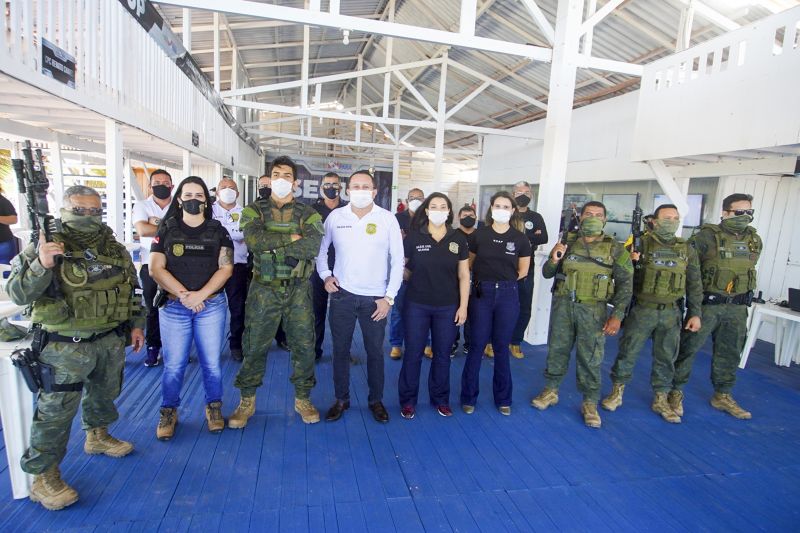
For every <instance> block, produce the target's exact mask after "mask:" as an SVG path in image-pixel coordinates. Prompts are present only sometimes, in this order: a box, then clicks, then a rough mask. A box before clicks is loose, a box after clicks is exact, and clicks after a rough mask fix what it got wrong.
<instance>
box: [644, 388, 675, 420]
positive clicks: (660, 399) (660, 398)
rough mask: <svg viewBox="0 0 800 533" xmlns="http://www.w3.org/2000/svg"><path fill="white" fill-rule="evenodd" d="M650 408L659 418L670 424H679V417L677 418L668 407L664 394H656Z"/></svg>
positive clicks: (665, 394)
mask: <svg viewBox="0 0 800 533" xmlns="http://www.w3.org/2000/svg"><path fill="white" fill-rule="evenodd" d="M650 408H651V409H652V410H653V411H654V412H656V413H658V414H660V415H661V418H663V419H664V420H666V421H667V422H670V423H671V424H680V423H681V417H679V416H678V415H677V414H676V413H675V411H673V409H672V407H670V406H669V401H668V400H667V393H666V392H657V393H655V395H654V396H653V405H651V406H650Z"/></svg>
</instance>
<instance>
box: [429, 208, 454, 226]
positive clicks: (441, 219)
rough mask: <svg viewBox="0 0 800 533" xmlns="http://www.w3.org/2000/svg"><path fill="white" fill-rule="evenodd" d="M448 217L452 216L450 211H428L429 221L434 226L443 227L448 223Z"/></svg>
mask: <svg viewBox="0 0 800 533" xmlns="http://www.w3.org/2000/svg"><path fill="white" fill-rule="evenodd" d="M448 216H450V211H428V220H429V221H430V223H431V224H433V225H434V226H441V225H442V224H444V223H445V222H447V217H448Z"/></svg>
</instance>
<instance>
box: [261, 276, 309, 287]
mask: <svg viewBox="0 0 800 533" xmlns="http://www.w3.org/2000/svg"><path fill="white" fill-rule="evenodd" d="M301 281H306V280H305V279H304V278H288V279H273V280H272V281H258V283H260V284H261V285H266V286H267V287H291V286H292V285H297V284H298V283H300V282H301Z"/></svg>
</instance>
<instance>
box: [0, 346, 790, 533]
mask: <svg viewBox="0 0 800 533" xmlns="http://www.w3.org/2000/svg"><path fill="white" fill-rule="evenodd" d="M329 347H330V345H329V343H328V345H327V346H326V348H328V349H329ZM648 349H649V347H648ZM771 349H772V346H771V345H769V344H765V343H762V342H759V343H758V344H757V345H756V348H755V350H754V353H753V354H752V355H751V358H750V363H749V368H748V369H747V370H745V371H742V372H740V374H739V383H738V385H737V387H736V391H735V392H736V397H737V398H738V399H739V400H740V402H741V403H742V405H744V406H745V407H746V408H748V409H750V410H751V411H752V412H753V417H754V418H753V420H751V421H749V422H748V421H739V420H735V419H733V418H732V417H730V416H727V415H724V414H721V413H719V412H717V411H715V410H713V409H712V408H711V407H710V406H709V405H708V399H709V397H710V395H711V388H710V384H709V380H708V376H709V355H708V351H707V350H708V346H706V349H705V350H704V351H703V352H702V353H701V354H700V355H699V356H698V359H697V366H696V369H695V374H694V376H693V378H692V381H691V383H690V384H689V386H688V387H687V391H686V392H687V399H686V410H687V414H686V416H685V417H684V422H683V423H682V424H680V425H670V424H667V423H665V422H662V421H661V419H660V418H659V417H657V416H656V415H654V414H653V413H652V412H651V411H650V408H649V405H650V399H651V396H650V394H651V393H650V388H649V367H650V362H649V357H646V356H643V357H642V358H641V360H640V363H639V365H638V366H637V369H636V375H635V380H634V383H633V384H632V385H631V386H630V387H629V388H628V389H627V390H626V394H625V405H624V406H623V407H622V408H621V409H620V410H619V411H617V412H616V413H605V412H601V415H602V416H603V428H602V429H601V430H592V429H588V428H586V427H584V426H583V424H582V421H581V418H580V413H579V409H580V396H579V395H578V393H577V392H576V388H575V383H574V367H573V369H571V370H570V374H569V377H568V379H567V380H566V381H565V383H564V385H563V387H562V390H561V401H560V403H559V404H558V405H557V406H555V407H554V408H551V409H550V410H548V411H545V412H539V411H537V410H536V409H533V408H531V407H530V405H529V401H530V398H531V396H532V394H534V393H536V392H538V390H539V389H540V387H541V386H542V384H543V377H542V369H543V366H544V358H545V353H546V351H545V348H544V347H537V348H532V347H530V346H527V347H526V348H525V353H526V357H525V359H523V360H512V369H513V371H514V400H515V404H514V411H513V414H512V416H511V417H503V416H501V415H500V414H499V413H498V412H497V411H496V410H495V409H494V407H493V403H492V400H491V395H490V392H491V370H492V363H491V361H488V360H485V361H484V363H485V364H484V368H483V374H482V379H481V387H482V388H483V391H484V393H483V394H482V395H481V397H480V399H479V402H478V406H477V410H476V412H475V414H474V415H472V416H467V415H464V414H463V413H462V412H461V410H460V409H458V408H457V397H458V389H459V385H458V384H459V383H460V381H459V377H460V372H461V367H462V366H463V361H464V358H463V356H459V357H458V358H456V359H455V360H454V364H453V367H452V383H453V390H452V398H453V407H454V408H455V412H456V414H455V416H454V417H452V418H449V419H444V418H441V417H439V416H438V415H437V414H436V413H435V412H434V411H433V410H432V409H431V408H428V405H427V403H426V402H427V396H426V394H423V395H422V399H421V402H420V409H419V412H418V415H417V417H416V418H415V419H414V420H411V421H407V420H403V419H402V418H400V416H399V412H398V411H399V407H398V403H397V395H396V392H397V388H396V383H397V375H398V370H399V368H400V362H397V361H391V360H388V358H387V362H386V376H387V379H386V405H387V407H388V408H389V410H390V414H391V416H392V420H391V422H390V423H389V424H387V425H379V424H378V423H376V422H374V421H373V420H372V418H371V416H370V413H369V411H368V410H367V408H366V376H365V372H366V365H363V364H361V365H357V366H354V367H353V373H352V394H353V404H354V406H353V408H351V410H350V411H348V412H347V413H346V414H345V417H344V419H343V420H342V421H339V422H337V423H325V422H324V421H323V422H322V423H319V424H316V425H312V426H307V425H304V424H303V423H302V422H301V421H300V419H299V417H298V416H297V415H295V414H294V412H293V402H292V399H293V392H292V389H291V387H290V386H289V383H288V377H289V372H290V365H289V362H288V355H287V353H286V352H282V351H280V350H276V351H274V352H273V354H272V355H271V357H270V360H269V365H268V369H267V375H266V378H265V379H266V383H267V384H268V385H267V386H265V387H264V388H262V389H261V390H260V392H259V395H258V405H257V412H256V416H255V417H254V418H253V419H251V421H250V423H249V425H248V426H247V428H246V429H245V430H244V431H234V430H226V431H224V432H223V433H222V434H221V435H211V434H209V433H207V431H206V429H205V425H204V418H203V405H202V402H203V399H202V382H201V379H200V373H199V368H198V365H197V364H196V363H195V364H192V365H190V368H189V372H188V373H187V379H186V386H185V389H186V393H185V396H184V405H183V406H182V407H181V411H180V418H181V422H180V425H179V426H178V433H177V435H176V438H175V439H173V441H171V442H169V443H164V442H159V441H157V440H156V439H155V425H156V421H157V416H158V407H159V403H160V393H159V378H160V375H161V370H160V367H159V368H157V369H147V368H144V367H143V366H142V364H141V361H142V356H136V355H133V356H131V357H130V358H129V360H128V366H127V369H126V381H125V387H124V389H123V391H122V396H121V397H120V399H119V407H120V411H121V413H122V418H121V421H120V422H118V423H117V424H116V425H115V426H114V427H113V432H114V434H115V435H116V436H118V437H120V438H123V439H127V440H131V441H133V443H134V444H135V446H136V451H135V452H134V454H133V455H131V456H129V457H127V458H124V459H118V460H115V459H111V458H107V457H91V458H90V457H88V456H86V455H84V453H83V452H82V446H83V436H82V435H81V434H80V431H79V426H78V424H77V422H76V424H75V429H74V431H73V439H72V440H71V441H70V447H69V453H68V455H67V457H66V459H65V461H64V463H63V465H62V471H63V474H64V476H65V478H66V479H67V480H68V481H69V482H70V483H71V484H72V485H73V486H74V487H75V488H76V489H77V490H78V491H79V492H80V496H81V499H80V501H79V502H78V503H77V504H75V505H73V506H72V507H70V508H68V509H67V510H64V511H60V512H48V511H45V510H43V509H42V508H41V507H39V506H38V505H35V504H32V503H30V502H29V501H27V500H20V501H14V500H12V499H11V490H10V486H9V480H8V475H7V471H6V469H7V465H6V458H5V452H4V450H3V451H2V453H0V461H1V462H0V531H3V532H8V531H57V530H58V531H60V530H69V531H73V530H74V531H156V530H159V531H160V530H163V531H192V532H194V531H226V532H228V531H247V530H253V531H278V530H280V531H315V532H316V531H342V532H348V533H349V532H353V531H362V530H363V531H402V532H411V531H491V532H492V533H497V532H499V531H506V530H508V531H534V530H543V531H553V530H567V531H620V530H625V531H642V530H650V531H659V532H660V531H676V530H691V531H700V530H704V531H753V530H768V531H798V529H800V423H799V422H800V369H798V368H797V367H794V368H791V369H787V368H779V367H776V366H774V365H773V363H772V354H771ZM353 353H354V354H355V355H356V356H358V357H360V358H362V359H363V357H364V353H363V347H362V346H361V344H360V342H357V346H356V347H355V348H354V352H353ZM606 353H607V357H606V362H605V365H604V392H605V391H607V390H608V389H609V387H610V385H609V382H608V381H609V380H608V377H607V376H608V372H607V371H608V369H609V367H610V364H611V362H612V361H613V356H614V355H615V353H616V340H614V339H611V340H609V342H608V347H607V351H606ZM427 367H428V363H427V362H426V363H424V365H423V372H425V371H427ZM237 368H238V365H237V364H236V363H233V362H232V361H230V359H228V358H227V357H226V359H225V367H224V369H225V385H226V387H227V388H226V390H225V397H224V411H225V413H226V414H227V413H229V412H230V411H231V410H232V409H233V408H234V407H235V404H236V401H237V399H238V394H237V391H236V390H235V389H234V388H233V387H232V385H231V384H232V382H233V378H234V375H235V372H236V370H237ZM317 380H318V385H317V387H316V388H315V389H314V391H313V394H312V399H313V401H314V402H315V404H316V405H317V406H318V408H319V409H320V410H321V411H322V412H323V414H324V410H325V409H326V408H327V407H328V406H329V404H330V402H331V401H332V399H333V394H332V378H331V363H330V358H329V357H328V356H326V357H325V358H324V359H323V360H322V362H321V363H320V364H319V365H318V366H317ZM425 386H426V385H425V381H423V390H425ZM487 392H488V393H489V394H487Z"/></svg>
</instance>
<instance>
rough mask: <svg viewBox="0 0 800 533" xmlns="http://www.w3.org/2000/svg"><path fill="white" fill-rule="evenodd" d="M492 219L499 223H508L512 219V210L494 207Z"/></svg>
mask: <svg viewBox="0 0 800 533" xmlns="http://www.w3.org/2000/svg"><path fill="white" fill-rule="evenodd" d="M492 220H494V221H495V222H497V223H498V224H508V221H509V220H511V211H508V210H506V209H495V208H494V207H493V208H492Z"/></svg>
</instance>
